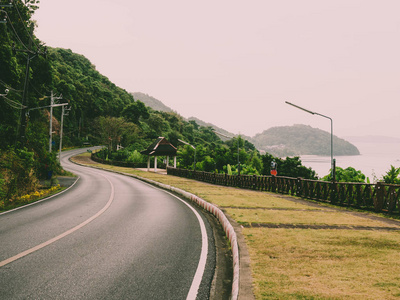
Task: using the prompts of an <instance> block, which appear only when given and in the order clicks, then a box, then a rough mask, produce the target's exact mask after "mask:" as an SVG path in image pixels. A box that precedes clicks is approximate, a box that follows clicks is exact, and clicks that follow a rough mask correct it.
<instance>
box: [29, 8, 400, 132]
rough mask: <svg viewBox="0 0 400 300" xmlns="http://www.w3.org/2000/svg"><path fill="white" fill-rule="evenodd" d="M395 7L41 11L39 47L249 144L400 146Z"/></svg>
mask: <svg viewBox="0 0 400 300" xmlns="http://www.w3.org/2000/svg"><path fill="white" fill-rule="evenodd" d="M399 11H400V1H398V0H381V1H378V0H373V1H372V0H331V1H328V0H324V1H322V0H315V1H311V0H301V1H299V0H288V1H284V0H282V1H276V0H274V1H270V0H249V1H243V0H242V1H237V0H229V1H227V0H213V1H210V0H202V1H191V0H169V1H164V0H153V1H152V0H149V1H143V0H141V1H137V0H79V1H78V0H41V1H40V8H39V10H38V11H37V12H36V14H35V17H34V19H36V20H37V22H38V28H37V30H36V35H37V36H38V38H40V39H41V40H42V41H43V42H45V43H46V44H47V45H48V46H52V47H62V48H67V49H71V50H72V51H74V52H76V53H79V54H83V55H85V56H86V57H87V58H88V59H89V60H90V61H91V62H92V63H93V64H94V65H95V66H96V68H97V70H99V71H100V72H101V73H102V74H103V75H105V76H107V77H108V78H109V79H110V80H111V81H112V82H114V83H115V84H116V85H118V86H120V87H121V88H124V89H125V90H127V91H128V92H143V93H146V94H149V95H151V96H153V97H155V98H157V99H159V100H161V101H162V102H163V103H164V104H166V105H167V106H169V107H171V108H172V109H174V110H176V111H177V112H178V113H180V114H181V115H182V116H184V117H190V116H195V117H197V118H199V119H202V120H204V121H206V122H211V123H213V124H215V125H217V126H220V127H222V128H224V129H226V130H229V131H231V132H233V133H242V134H246V135H250V136H253V135H255V134H256V133H260V132H262V131H263V130H266V129H268V128H270V127H273V126H281V125H293V124H307V125H311V126H313V127H318V128H321V129H323V130H326V131H330V121H329V120H328V119H325V118H322V117H319V116H315V115H311V114H307V113H305V112H303V111H301V110H298V109H296V108H293V107H291V106H289V105H287V104H285V101H290V102H293V103H295V104H297V105H299V106H302V107H305V108H307V109H309V110H312V111H316V112H318V113H321V114H324V115H327V116H330V117H331V118H332V119H333V125H334V134H336V135H338V136H340V137H343V136H349V135H369V134H373V135H387V136H396V137H400V130H399V119H400V118H399V116H400V110H399V109H400V104H399V96H400V82H399V79H400V18H399Z"/></svg>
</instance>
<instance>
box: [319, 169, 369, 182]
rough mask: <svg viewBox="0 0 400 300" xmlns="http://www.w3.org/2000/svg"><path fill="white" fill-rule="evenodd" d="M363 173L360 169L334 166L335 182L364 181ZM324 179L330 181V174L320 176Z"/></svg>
mask: <svg viewBox="0 0 400 300" xmlns="http://www.w3.org/2000/svg"><path fill="white" fill-rule="evenodd" d="M365 179H366V177H365V175H364V174H363V173H362V172H361V171H360V170H356V169H354V168H352V167H348V168H346V169H343V168H340V167H336V168H335V180H336V181H337V182H365ZM322 180H324V181H332V174H331V173H330V174H329V175H326V176H325V177H323V178H322Z"/></svg>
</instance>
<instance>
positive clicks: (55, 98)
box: [49, 91, 68, 153]
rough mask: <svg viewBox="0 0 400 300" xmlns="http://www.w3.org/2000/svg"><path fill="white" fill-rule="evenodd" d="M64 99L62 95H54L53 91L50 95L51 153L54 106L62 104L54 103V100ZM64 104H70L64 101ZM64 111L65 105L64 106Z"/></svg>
mask: <svg viewBox="0 0 400 300" xmlns="http://www.w3.org/2000/svg"><path fill="white" fill-rule="evenodd" d="M59 99H62V95H61V96H60V97H54V94H53V91H51V96H50V125H49V152H50V153H51V144H52V142H53V141H52V139H53V107H54V106H61V105H60V104H54V100H59ZM64 105H68V103H64ZM63 112H64V106H63Z"/></svg>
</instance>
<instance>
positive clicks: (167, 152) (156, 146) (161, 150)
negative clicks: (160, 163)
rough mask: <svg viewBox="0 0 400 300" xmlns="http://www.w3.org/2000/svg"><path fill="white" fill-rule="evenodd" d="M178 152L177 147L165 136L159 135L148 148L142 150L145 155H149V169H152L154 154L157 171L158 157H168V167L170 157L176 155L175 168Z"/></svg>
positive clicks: (155, 170)
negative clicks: (151, 157) (151, 162)
mask: <svg viewBox="0 0 400 300" xmlns="http://www.w3.org/2000/svg"><path fill="white" fill-rule="evenodd" d="M176 152H177V149H176V147H174V145H172V144H171V143H170V142H168V140H167V139H166V138H164V137H159V138H158V139H157V140H155V141H154V142H153V143H152V144H151V145H150V146H149V147H148V148H147V149H146V150H143V151H141V152H140V153H141V154H143V155H147V156H148V159H147V171H150V156H154V172H157V157H158V156H166V157H167V167H168V166H169V157H170V156H173V157H174V168H176Z"/></svg>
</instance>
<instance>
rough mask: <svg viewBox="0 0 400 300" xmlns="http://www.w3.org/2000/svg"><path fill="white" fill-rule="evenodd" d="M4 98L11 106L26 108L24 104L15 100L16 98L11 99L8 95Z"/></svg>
mask: <svg viewBox="0 0 400 300" xmlns="http://www.w3.org/2000/svg"><path fill="white" fill-rule="evenodd" d="M3 98H4V102H6V103H7V104H8V105H9V106H11V107H12V108H15V109H20V110H22V109H24V108H26V106H25V105H22V104H21V103H19V102H16V101H14V100H11V99H9V98H7V97H5V96H3Z"/></svg>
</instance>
